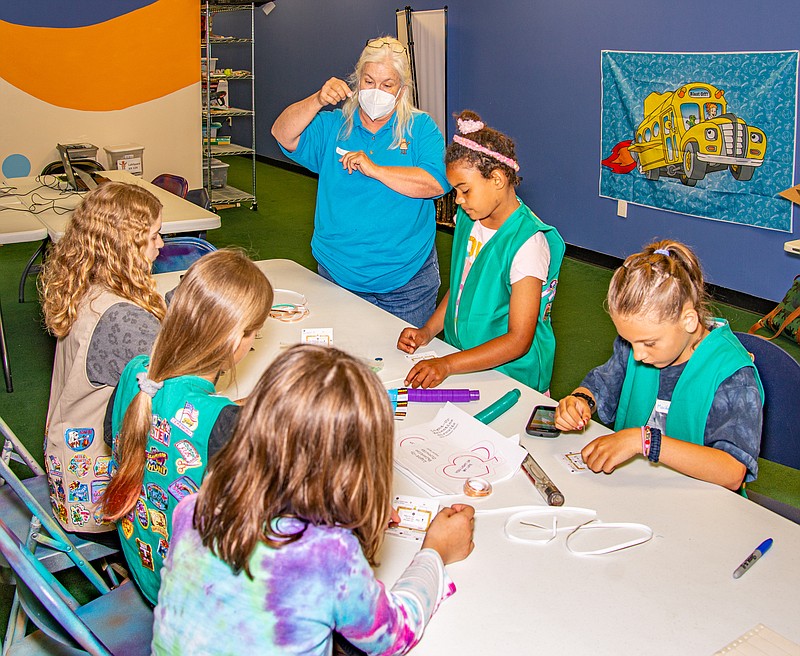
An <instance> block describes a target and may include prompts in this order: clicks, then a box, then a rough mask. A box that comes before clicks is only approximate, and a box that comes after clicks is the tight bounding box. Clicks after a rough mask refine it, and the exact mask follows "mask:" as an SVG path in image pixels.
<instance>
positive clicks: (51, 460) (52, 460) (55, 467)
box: [47, 456, 63, 474]
mask: <svg viewBox="0 0 800 656" xmlns="http://www.w3.org/2000/svg"><path fill="white" fill-rule="evenodd" d="M47 463H48V470H47V472H48V473H49V474H62V473H63V472H62V470H61V461H60V460H59V459H58V458H57V457H56V456H47Z"/></svg>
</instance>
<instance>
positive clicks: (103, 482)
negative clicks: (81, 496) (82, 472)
mask: <svg viewBox="0 0 800 656" xmlns="http://www.w3.org/2000/svg"><path fill="white" fill-rule="evenodd" d="M108 483H109V481H108V479H102V478H101V479H100V480H94V481H92V482H91V484H90V485H89V487H90V489H91V491H92V503H100V500H101V499H102V498H103V493H104V492H105V490H106V488H107V487H108Z"/></svg>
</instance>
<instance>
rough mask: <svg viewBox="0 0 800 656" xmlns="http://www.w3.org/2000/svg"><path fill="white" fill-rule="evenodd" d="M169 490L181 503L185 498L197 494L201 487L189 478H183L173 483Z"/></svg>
mask: <svg viewBox="0 0 800 656" xmlns="http://www.w3.org/2000/svg"><path fill="white" fill-rule="evenodd" d="M167 489H168V490H169V493H170V494H171V495H172V496H173V497H175V498H176V499H177V500H178V501H180V500H181V499H183V498H184V497H188V496H189V495H190V494H194V493H195V492H197V490H199V489H200V487H199V486H198V485H197V483H195V482H194V481H193V480H192V479H191V478H189V477H188V476H181V477H180V478H177V479H175V480H174V481H172V483H170V484H169V487H167Z"/></svg>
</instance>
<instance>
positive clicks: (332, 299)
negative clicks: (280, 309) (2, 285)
mask: <svg viewBox="0 0 800 656" xmlns="http://www.w3.org/2000/svg"><path fill="white" fill-rule="evenodd" d="M259 266H260V267H261V268H262V270H263V271H264V272H265V273H266V275H267V276H268V278H269V279H270V281H271V282H272V284H273V286H274V287H276V288H284V289H291V290H294V291H298V292H301V293H303V294H305V296H306V297H307V298H308V306H309V308H310V310H311V314H310V316H309V317H307V318H305V319H303V320H302V321H300V322H297V323H281V322H278V321H276V320H273V319H270V320H268V321H267V324H266V325H265V327H264V329H263V331H262V333H263V336H262V337H261V338H260V339H258V340H256V343H255V351H254V352H252V353H250V354H249V355H248V356H247V357H246V358H245V359H244V361H243V362H242V363H241V364H240V366H239V367H238V369H237V377H238V389H235V390H232V393H231V396H232V397H234V398H238V397H241V396H244V395H245V394H246V393H248V392H249V391H250V390H251V388H252V386H253V384H254V383H255V381H256V380H257V379H258V377H259V375H260V374H261V372H262V371H263V369H264V368H265V367H266V365H267V364H268V363H269V362H270V361H271V360H272V358H274V357H275V355H276V354H277V353H278V352H279V351H280V349H281V346H282V344H293V343H296V342H299V341H300V330H301V329H302V328H333V331H334V333H333V334H334V344H335V345H336V346H337V347H339V348H341V349H344V350H346V351H349V352H350V353H352V354H354V355H357V356H361V357H363V358H365V359H368V360H372V359H373V358H375V357H382V358H383V359H384V362H385V366H384V369H383V371H381V372H380V373H379V376H380V378H381V379H382V380H383V382H384V383H386V384H387V387H397V386H399V385H401V384H402V381H401V380H400V379H401V378H402V377H403V376H404V375H405V374H406V373H407V371H408V369H409V368H410V363H409V362H408V361H407V360H406V358H405V357H404V356H403V354H402V353H401V352H399V351H397V349H396V348H395V344H396V341H397V337H398V335H399V333H400V331H401V329H402V328H403V326H404V323H403V322H402V321H401V320H400V319H397V318H396V317H393V316H392V315H390V314H388V313H386V312H384V311H382V310H380V309H378V308H375V307H374V306H372V305H370V304H368V303H366V302H365V301H363V300H361V299H360V298H358V297H356V296H354V295H352V294H350V293H349V292H346V291H344V290H342V289H341V288H339V287H336V286H335V285H333V284H332V283H329V282H328V281H326V280H324V279H322V278H320V277H319V276H317V275H316V274H314V273H312V272H310V271H308V270H307V269H304V268H303V267H301V266H300V265H298V264H296V263H294V262H290V261H288V260H270V261H264V262H260V263H259ZM156 278H157V279H158V285H159V289H160V291H162V293H163V292H165V291H167V290H169V289H171V288H172V287H174V285H175V284H177V281H178V279H179V274H177V273H171V274H162V275H160V276H156ZM429 349H430V350H435V351H436V352H437V354H440V355H441V354H444V353H447V352H451V351H452V350H453V349H452V347H450V346H448V345H446V344H444V343H443V342H440V341H438V340H436V341H435V342H432V343H431V345H429V346H428V347H425V350H429ZM442 387H443V388H456V387H470V388H472V389H475V388H477V389H480V391H481V400H480V401H476V402H472V403H469V404H466V405H463V406H461V407H463V408H464V409H466V410H467V411H468V412H470V413H471V414H475V413H476V412H478V411H479V410H481V409H483V408H484V407H486V406H487V405H489V404H490V403H492V402H493V401H494V400H496V399H497V398H499V397H500V396H501V395H502V394H504V393H505V392H506V391H508V390H509V389H512V388H514V387H516V388H519V389H520V390H521V391H522V398H521V400H520V401H519V402H518V403H517V404H516V405H515V406H514V407H513V408H512V409H510V410H509V411H508V412H506V413H505V414H504V415H502V416H501V417H500V418H498V419H497V420H495V421H494V422H493V423H492V424H491V426H492V428H494V429H496V430H497V431H498V432H500V433H501V434H503V435H506V436H511V435H513V434H515V433H520V434H522V435H523V436H524V437H523V438H522V440H521V443H522V445H523V446H524V447H525V448H527V449H528V451H529V452H530V453H531V454H533V456H534V457H535V458H536V460H537V461H538V463H539V464H540V465H541V466H542V467H543V469H544V470H545V471H546V472H547V473H548V474H549V475H550V477H551V478H552V479H553V481H554V482H555V484H556V485H557V486H558V487H559V489H560V490H561V492H562V493H563V494H564V496H565V498H566V505H567V506H576V507H583V508H590V509H593V510H596V511H597V514H598V518H599V519H601V520H603V521H604V522H639V523H643V524H646V525H648V526H650V527H651V528H652V529H653V531H654V537H653V539H652V540H651V541H649V542H647V543H646V544H643V545H640V546H637V547H633V548H630V549H627V550H624V551H620V552H616V553H612V554H608V555H603V556H576V555H573V554H570V553H569V552H568V551H567V550H566V549H565V547H564V536H563V535H559V537H558V538H556V539H555V540H553V541H552V542H550V543H549V544H547V545H537V544H518V543H513V542H510V541H509V540H507V539H506V538H505V537H504V536H503V524H504V521H505V517H506V515H502V516H478V517H477V518H476V521H475V545H476V546H475V551H474V552H473V553H472V555H471V556H470V557H469V558H468V559H467V560H465V561H463V562H461V563H455V564H453V565H450V566H449V567H448V571H449V572H450V575H451V577H452V579H453V580H454V582H455V584H456V586H457V588H458V591H457V592H456V594H455V595H454V596H453V597H451V598H450V599H448V600H447V601H445V602H444V603H443V604H442V606H441V607H440V608H439V610H438V611H437V613H436V615H435V616H434V617H433V619H432V620H431V623H430V624H429V626H428V627H427V629H426V631H425V635H424V637H423V639H422V641H421V643H420V644H419V645H418V646H417V647H415V648H414V651H413V652H412V653H414V654H418V655H419V654H431V655H434V654H435V655H437V656H441V655H444V654H467V653H473V654H480V655H484V656H488V655H490V654H499V653H502V654H508V655H510V654H534V653H536V654H539V653H541V654H570V655H571V654H575V655H582V654H593V655H594V654H608V655H613V656H621V655H622V656H624V655H627V654H640V653H641V654H644V653H646V654H664V655H667V654H669V655H670V656H673V655H675V654H681V655H690V654H701V655H703V654H707V655H710V654H712V653H713V652H715V651H716V650H717V649H720V648H722V647H723V646H725V645H726V644H728V643H729V642H731V641H733V640H734V639H735V638H737V637H739V636H740V635H742V634H744V633H745V632H746V631H748V630H749V629H751V628H753V627H754V626H755V625H756V624H758V623H759V622H761V623H764V624H766V625H767V626H768V627H770V628H772V629H773V630H775V631H777V632H778V633H780V634H783V635H784V636H786V637H787V638H789V639H791V640H794V641H796V642H800V621H798V618H800V526H797V525H796V524H793V523H791V522H789V521H788V520H786V519H783V518H782V517H780V516H778V515H775V514H773V513H771V512H769V511H768V510H766V509H764V508H762V507H760V506H758V505H756V504H754V503H752V502H750V501H747V500H746V499H744V498H742V497H740V496H739V495H737V494H735V493H732V492H729V491H727V490H724V489H722V488H721V487H719V486H716V485H712V484H710V483H704V482H702V481H697V480H694V479H692V478H689V477H687V476H683V475H682V474H678V473H676V472H674V471H671V470H670V469H668V468H667V467H664V466H655V465H650V464H649V463H648V462H646V461H644V460H643V459H641V458H636V459H634V460H633V461H631V462H629V463H628V464H626V465H625V466H623V467H621V468H620V469H618V470H617V471H616V472H614V473H613V474H611V475H604V474H592V473H586V474H571V473H570V472H569V471H568V470H567V469H566V467H564V466H562V465H561V464H560V463H559V462H558V461H557V456H558V455H560V454H563V453H566V452H569V451H577V450H580V448H581V447H582V446H583V445H584V444H586V443H587V442H588V441H589V440H590V439H591V437H594V436H597V435H601V434H603V433H605V432H608V431H607V429H605V428H603V427H602V426H601V425H599V424H596V423H593V424H592V425H591V426H590V428H589V429H588V430H587V433H586V434H581V435H572V434H570V435H562V436H561V437H559V438H557V439H543V438H533V437H528V436H525V433H524V426H525V423H526V421H527V419H528V416H529V414H530V412H531V409H532V408H533V406H534V405H536V404H538V403H541V402H545V403H547V402H550V401H549V400H547V399H545V398H544V397H543V396H542V395H541V394H539V393H538V392H535V391H534V390H531V389H529V388H527V387H525V386H523V385H521V384H519V383H516V382H515V381H513V380H511V379H509V378H507V377H506V376H504V375H502V374H500V373H497V372H494V371H489V372H481V373H476V374H465V375H458V376H452V377H450V378H448V379H447V380H446V381H445V383H444V384H443V385H442ZM440 407H441V406H439V405H436V404H413V403H412V404H409V408H408V410H409V413H408V416H407V418H406V419H405V421H404V422H402V424H398V425H399V426H413V425H414V424H417V423H421V422H423V421H426V420H428V419H431V418H432V417H433V416H434V415H435V413H436V411H437V410H438V409H439V408H440ZM394 487H395V492H398V493H404V494H411V495H414V496H425V493H424V492H422V491H421V490H420V489H419V488H418V487H417V486H416V485H415V484H414V483H412V482H411V481H409V480H408V479H406V478H405V477H404V476H403V475H402V474H399V473H396V474H395V484H394ZM454 502H468V503H471V504H472V505H474V506H475V507H476V509H485V508H502V507H508V506H516V505H522V504H531V505H534V506H539V507H544V501H543V500H542V498H541V497H540V495H539V494H538V493H537V492H536V490H535V489H534V488H533V486H532V485H531V484H530V483H529V482H528V479H527V478H526V477H525V476H524V474H522V472H519V473H518V474H516V475H515V476H514V477H513V478H512V479H511V480H509V481H506V482H504V483H501V484H498V485H496V486H495V491H494V493H493V494H492V495H491V496H489V497H486V498H484V499H470V498H468V497H443V498H441V503H442V504H443V505H450V504H452V503H454ZM767 537H772V538H774V540H775V544H774V546H773V547H772V549H771V550H770V552H769V553H768V554H767V555H765V556H764V558H763V559H761V560H760V561H759V562H758V563H757V564H756V565H755V566H754V567H753V568H752V569H751V571H749V572H747V573H746V574H745V575H744V576H743V577H742V578H740V579H738V580H734V579H733V578H732V573H733V571H734V569H736V567H737V566H738V565H739V564H740V563H741V562H742V561H743V560H744V559H745V558H746V557H747V556H748V555H749V554H750V553H751V552H752V551H753V549H755V547H756V546H757V545H758V544H760V543H761V542H762V541H763V540H764V539H766V538H767ZM416 548H417V546H416V545H415V544H414V543H411V542H405V541H402V540H400V539H398V538H394V537H387V538H386V542H385V544H384V547H383V551H382V553H381V556H380V558H379V560H380V561H381V563H382V564H381V567H380V568H379V569H378V575H379V577H380V578H381V579H382V580H383V581H385V582H386V584H387V585H388V586H391V584H392V583H393V582H394V581H395V580H396V578H397V576H398V575H399V574H400V573H401V572H402V571H403V569H404V568H405V567H406V565H407V564H408V562H409V560H410V559H411V557H412V555H413V553H414V551H415V550H416Z"/></svg>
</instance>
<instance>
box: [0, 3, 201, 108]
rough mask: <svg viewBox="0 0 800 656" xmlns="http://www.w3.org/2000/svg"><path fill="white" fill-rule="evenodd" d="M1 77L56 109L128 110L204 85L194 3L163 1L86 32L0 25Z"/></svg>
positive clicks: (197, 7) (197, 17) (90, 28)
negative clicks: (195, 84) (195, 85)
mask: <svg viewBox="0 0 800 656" xmlns="http://www.w3.org/2000/svg"><path fill="white" fill-rule="evenodd" d="M0 77H2V78H3V79H5V80H6V81H7V82H9V83H10V84H12V85H13V86H15V87H17V88H18V89H20V90H22V91H24V92H25V93H28V94H30V95H31V96H34V97H36V98H38V99H40V100H43V101H45V102H47V103H50V104H52V105H56V106H57V107H65V108H68V109H76V110H81V111H111V110H116V109H125V108H126V107H132V106H134V105H139V104H141V103H145V102H148V101H150V100H154V99H156V98H161V97H163V96H166V95H167V94H170V93H172V92H174V91H177V90H179V89H183V88H185V87H187V86H189V85H190V84H194V83H196V82H199V81H200V9H199V5H198V3H197V0H159V2H156V3H154V4H152V5H148V6H146V7H143V8H141V9H137V10H136V11H133V12H131V13H129V14H125V15H123V16H119V17H117V18H114V19H112V20H109V21H106V22H103V23H100V24H97V25H90V26H87V27H78V28H58V29H56V28H36V27H26V26H20V25H13V24H11V23H7V22H4V21H0Z"/></svg>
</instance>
